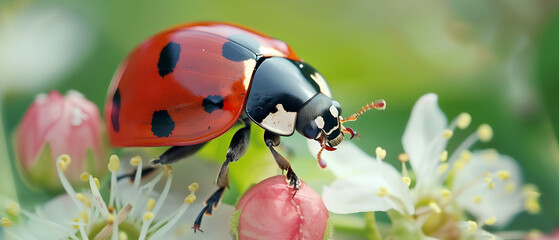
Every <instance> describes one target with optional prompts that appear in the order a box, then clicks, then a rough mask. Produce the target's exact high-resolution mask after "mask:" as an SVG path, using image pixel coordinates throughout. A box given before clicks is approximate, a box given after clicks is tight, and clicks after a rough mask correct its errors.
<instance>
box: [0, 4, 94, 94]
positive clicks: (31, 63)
mask: <svg viewBox="0 0 559 240" xmlns="http://www.w3.org/2000/svg"><path fill="white" fill-rule="evenodd" d="M3 10H4V11H3V12H2V13H0V14H3V15H7V16H4V18H3V21H0V89H1V90H2V91H6V90H7V89H19V90H26V91H30V90H33V89H39V88H41V87H44V86H45V85H47V84H48V83H50V82H53V81H56V80H58V79H60V78H61V77H62V76H63V75H64V74H65V73H66V72H68V71H69V70H70V69H71V68H72V67H73V66H75V64H76V63H78V62H79V60H80V59H82V58H83V57H84V55H85V54H86V53H88V52H89V50H90V48H91V45H92V43H93V41H92V37H93V34H92V32H91V31H92V29H91V27H90V26H88V25H87V24H86V22H85V21H84V20H83V19H82V18H80V17H79V16H78V15H76V14H75V13H72V12H71V11H69V10H67V9H65V8H61V7H56V6H49V5H41V4H36V5H30V6H23V7H19V8H17V7H14V8H9V7H6V9H3Z"/></svg>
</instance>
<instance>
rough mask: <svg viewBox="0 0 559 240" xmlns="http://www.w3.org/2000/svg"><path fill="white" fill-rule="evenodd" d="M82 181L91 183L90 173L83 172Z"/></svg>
mask: <svg viewBox="0 0 559 240" xmlns="http://www.w3.org/2000/svg"><path fill="white" fill-rule="evenodd" d="M80 180H82V182H87V181H89V173H88V172H82V174H80Z"/></svg>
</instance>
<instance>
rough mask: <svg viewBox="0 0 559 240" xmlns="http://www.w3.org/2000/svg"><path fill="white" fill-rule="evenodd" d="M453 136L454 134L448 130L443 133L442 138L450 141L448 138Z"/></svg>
mask: <svg viewBox="0 0 559 240" xmlns="http://www.w3.org/2000/svg"><path fill="white" fill-rule="evenodd" d="M453 134H454V133H453V132H452V130H450V129H445V130H444V131H443V137H444V138H445V139H450V138H451V137H452V135H453Z"/></svg>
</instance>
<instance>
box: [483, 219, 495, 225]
mask: <svg viewBox="0 0 559 240" xmlns="http://www.w3.org/2000/svg"><path fill="white" fill-rule="evenodd" d="M496 222H497V218H496V217H492V218H488V219H486V220H485V225H489V226H491V225H493V224H495V223H496Z"/></svg>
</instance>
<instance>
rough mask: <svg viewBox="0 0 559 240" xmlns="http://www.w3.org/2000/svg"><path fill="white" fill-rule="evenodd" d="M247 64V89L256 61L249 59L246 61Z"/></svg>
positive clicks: (244, 83) (244, 82) (245, 84)
mask: <svg viewBox="0 0 559 240" xmlns="http://www.w3.org/2000/svg"><path fill="white" fill-rule="evenodd" d="M244 64H245V78H244V79H243V85H244V86H245V89H248V87H249V86H250V80H251V79H252V73H253V72H254V68H255V67H256V61H255V60H254V59H248V60H245V61H244Z"/></svg>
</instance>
